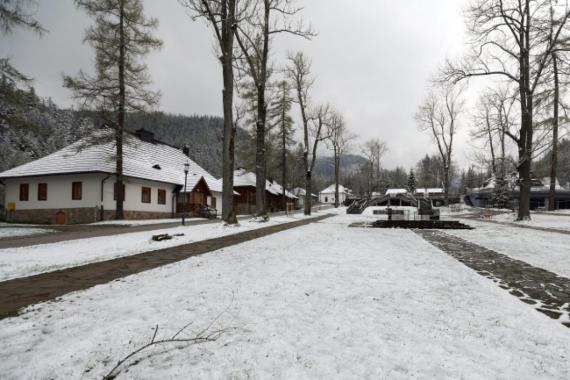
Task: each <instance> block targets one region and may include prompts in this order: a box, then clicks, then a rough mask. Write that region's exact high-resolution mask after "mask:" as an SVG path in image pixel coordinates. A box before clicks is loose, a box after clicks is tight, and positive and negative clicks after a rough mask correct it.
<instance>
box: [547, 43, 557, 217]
mask: <svg viewBox="0 0 570 380" xmlns="http://www.w3.org/2000/svg"><path fill="white" fill-rule="evenodd" d="M552 67H553V70H554V118H553V123H552V157H551V162H550V190H549V192H548V210H550V211H554V210H556V169H557V166H558V123H559V119H558V107H559V97H560V88H559V81H558V59H557V56H556V53H555V52H553V53H552Z"/></svg>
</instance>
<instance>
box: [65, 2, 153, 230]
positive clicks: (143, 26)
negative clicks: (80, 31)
mask: <svg viewBox="0 0 570 380" xmlns="http://www.w3.org/2000/svg"><path fill="white" fill-rule="evenodd" d="M76 3H77V5H78V6H79V7H80V8H83V9H84V10H85V11H87V13H88V14H89V15H90V16H92V17H93V18H95V25H94V26H92V27H90V28H89V29H87V34H86V37H85V41H87V42H88V43H89V44H90V45H91V46H92V47H93V48H94V49H95V57H96V64H95V75H94V76H90V75H88V74H86V73H85V72H83V71H80V72H79V74H78V76H77V77H75V78H73V77H70V76H66V77H65V78H64V85H65V87H67V88H70V89H71V90H72V91H73V93H74V97H75V98H76V99H78V100H80V101H81V102H82V104H83V105H85V106H86V107H88V108H90V109H95V110H98V111H100V112H101V115H102V117H103V118H104V120H105V121H106V123H107V124H109V125H111V126H113V127H114V129H115V133H114V140H115V145H116V149H117V154H116V186H117V187H116V188H117V189H118V196H117V201H116V211H115V218H116V219H123V217H124V213H123V199H124V195H123V194H122V188H123V137H124V136H123V135H124V130H125V115H126V113H127V112H128V111H130V110H133V111H141V110H145V109H146V108H148V107H152V106H155V105H156V104H157V103H158V100H159V96H160V94H159V93H158V92H151V91H148V90H147V89H146V87H147V86H148V85H149V84H150V78H149V75H148V73H147V67H146V65H145V64H144V63H142V62H140V59H141V58H142V57H144V56H145V55H147V54H148V53H150V51H151V50H153V49H157V48H159V47H160V46H161V45H162V42H161V41H160V40H158V39H156V38H155V37H154V36H153V35H152V34H151V31H152V30H153V29H155V28H156V26H157V24H158V21H157V20H156V19H153V18H151V19H149V18H146V17H145V16H144V14H143V6H142V2H141V0H77V1H76Z"/></svg>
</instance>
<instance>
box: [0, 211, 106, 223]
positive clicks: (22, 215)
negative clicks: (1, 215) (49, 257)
mask: <svg viewBox="0 0 570 380" xmlns="http://www.w3.org/2000/svg"><path fill="white" fill-rule="evenodd" d="M58 213H63V215H64V218H63V219H64V220H65V224H81V223H93V222H96V221H98V220H99V209H98V208H97V207H85V208H64V209H37V210H10V211H8V212H7V213H6V221H7V222H9V223H36V224H57V214H58Z"/></svg>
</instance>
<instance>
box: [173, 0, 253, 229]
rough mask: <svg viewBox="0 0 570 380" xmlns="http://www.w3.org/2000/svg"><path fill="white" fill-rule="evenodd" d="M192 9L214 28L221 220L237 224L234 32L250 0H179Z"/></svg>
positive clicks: (194, 15)
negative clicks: (220, 120) (220, 116)
mask: <svg viewBox="0 0 570 380" xmlns="http://www.w3.org/2000/svg"><path fill="white" fill-rule="evenodd" d="M179 1H180V3H181V4H182V5H183V6H185V7H186V8H187V9H188V10H189V11H190V13H191V15H192V18H193V19H204V20H206V22H207V24H208V25H209V27H210V28H211V29H212V30H213V32H214V36H215V38H216V41H217V44H218V48H219V59H220V62H221V64H222V76H223V86H224V87H223V91H222V102H223V109H224V137H223V163H222V182H223V184H222V220H223V221H224V222H225V223H227V224H237V217H236V213H235V209H234V162H235V134H236V126H235V123H234V119H233V107H234V36H235V32H236V30H237V26H238V25H239V23H240V21H241V15H242V14H243V13H245V11H244V10H243V9H248V4H249V0H179Z"/></svg>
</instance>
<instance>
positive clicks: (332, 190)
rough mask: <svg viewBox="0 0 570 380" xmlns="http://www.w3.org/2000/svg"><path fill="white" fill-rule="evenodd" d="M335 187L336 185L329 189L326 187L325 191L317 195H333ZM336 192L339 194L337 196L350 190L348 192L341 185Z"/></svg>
mask: <svg viewBox="0 0 570 380" xmlns="http://www.w3.org/2000/svg"><path fill="white" fill-rule="evenodd" d="M335 185H336V184H332V185H330V186H329V187H327V188H326V189H324V190H323V191H321V192H320V193H319V194H334V193H335ZM338 192H339V194H342V193H349V192H350V190H348V189H347V188H346V187H344V186H342V185H338Z"/></svg>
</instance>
